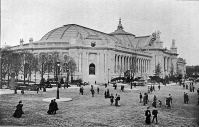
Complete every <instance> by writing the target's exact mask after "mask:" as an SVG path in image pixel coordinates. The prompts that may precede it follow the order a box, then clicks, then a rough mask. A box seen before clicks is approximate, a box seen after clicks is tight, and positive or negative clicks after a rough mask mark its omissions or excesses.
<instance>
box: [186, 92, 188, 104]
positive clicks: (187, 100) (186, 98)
mask: <svg viewBox="0 0 199 127" xmlns="http://www.w3.org/2000/svg"><path fill="white" fill-rule="evenodd" d="M186 104H189V96H188V94H187V93H186Z"/></svg>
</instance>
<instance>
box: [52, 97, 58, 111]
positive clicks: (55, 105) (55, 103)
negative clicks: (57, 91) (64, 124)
mask: <svg viewBox="0 0 199 127" xmlns="http://www.w3.org/2000/svg"><path fill="white" fill-rule="evenodd" d="M57 110H59V109H58V105H57V102H56V99H54V101H53V114H56V111H57Z"/></svg>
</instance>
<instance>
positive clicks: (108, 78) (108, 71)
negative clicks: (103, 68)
mask: <svg viewBox="0 0 199 127" xmlns="http://www.w3.org/2000/svg"><path fill="white" fill-rule="evenodd" d="M109 70H110V69H108V85H109Z"/></svg>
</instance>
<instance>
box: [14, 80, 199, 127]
mask: <svg viewBox="0 0 199 127" xmlns="http://www.w3.org/2000/svg"><path fill="white" fill-rule="evenodd" d="M113 87H114V90H117V84H114V85H113ZM183 88H184V89H186V90H188V84H184V83H183ZM158 89H159V90H160V85H158ZM189 89H190V92H194V89H195V87H194V84H193V83H190V85H189ZM148 90H150V92H148V93H152V92H153V91H155V86H154V85H151V86H149V87H148ZM120 91H124V85H121V90H120ZM23 92H24V91H23ZM90 92H91V95H92V97H94V95H95V89H94V86H93V85H91V88H90ZM97 93H98V94H99V93H100V89H99V86H98V87H97ZM148 93H147V92H145V93H143V95H142V93H141V92H140V93H139V102H140V103H143V105H144V106H145V105H147V110H146V111H145V116H146V120H145V123H146V124H151V116H152V115H153V118H152V123H153V122H154V120H155V121H156V124H158V119H157V114H158V111H157V107H158V106H157V104H158V105H159V107H162V101H161V100H158V99H157V96H156V95H155V94H154V95H153V99H152V103H151V104H152V108H153V110H152V112H151V111H150V104H149V96H148ZM197 93H198V103H197V105H199V88H198V89H197ZM22 94H24V93H22ZM79 94H80V95H83V94H84V88H83V87H82V86H80V88H79ZM104 98H105V99H110V105H111V106H112V105H115V106H120V95H118V93H116V94H115V97H114V95H113V93H110V91H109V89H108V88H107V86H105V91H104ZM184 103H185V104H189V96H188V93H186V92H184ZM171 105H172V96H171V94H169V96H167V97H166V99H165V107H166V108H171ZM16 107H17V109H16V110H15V113H14V114H13V116H14V117H16V118H20V117H21V116H22V114H24V112H23V110H22V107H23V104H22V101H19V104H18V105H17V106H16ZM57 110H59V109H58V105H57V103H56V99H54V100H51V102H50V104H49V109H48V111H47V113H48V114H56V111H57Z"/></svg>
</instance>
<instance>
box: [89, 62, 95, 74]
mask: <svg viewBox="0 0 199 127" xmlns="http://www.w3.org/2000/svg"><path fill="white" fill-rule="evenodd" d="M89 75H95V64H93V63H91V64H90V65H89Z"/></svg>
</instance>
